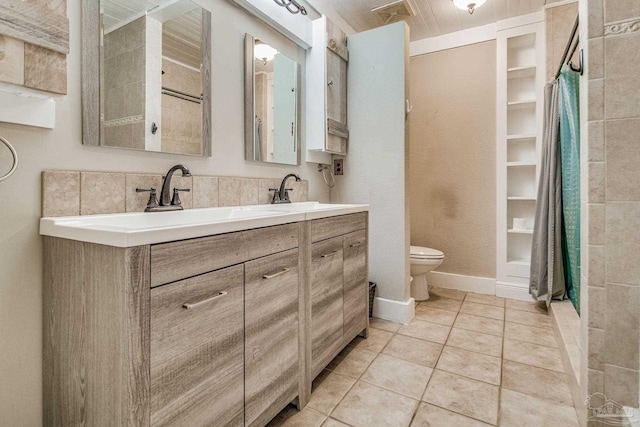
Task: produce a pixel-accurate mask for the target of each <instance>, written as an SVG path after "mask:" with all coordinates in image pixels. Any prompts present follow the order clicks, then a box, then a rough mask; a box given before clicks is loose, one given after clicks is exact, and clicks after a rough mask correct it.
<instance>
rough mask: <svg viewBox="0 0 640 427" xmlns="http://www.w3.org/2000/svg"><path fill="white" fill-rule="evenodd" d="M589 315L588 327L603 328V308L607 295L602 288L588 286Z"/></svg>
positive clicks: (605, 304)
mask: <svg viewBox="0 0 640 427" xmlns="http://www.w3.org/2000/svg"><path fill="white" fill-rule="evenodd" d="M588 290H589V291H588V297H587V298H588V300H589V316H588V324H589V327H590V328H598V329H604V327H605V323H606V322H605V309H606V306H607V300H606V298H607V295H606V291H605V289H604V288H596V287H595V286H589V287H588Z"/></svg>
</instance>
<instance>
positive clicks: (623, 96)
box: [604, 76, 640, 119]
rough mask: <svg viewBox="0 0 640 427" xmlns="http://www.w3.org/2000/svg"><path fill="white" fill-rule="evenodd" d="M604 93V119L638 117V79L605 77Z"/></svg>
mask: <svg viewBox="0 0 640 427" xmlns="http://www.w3.org/2000/svg"><path fill="white" fill-rule="evenodd" d="M604 93H605V100H604V104H605V105H604V111H605V118H607V119H626V118H629V117H637V116H640V77H638V76H636V77H620V78H608V77H607V90H605V91H604Z"/></svg>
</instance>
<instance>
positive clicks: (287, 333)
mask: <svg viewBox="0 0 640 427" xmlns="http://www.w3.org/2000/svg"><path fill="white" fill-rule="evenodd" d="M366 227H367V216H366V213H358V214H350V215H343V216H337V217H333V218H326V219H318V220H313V221H303V222H299V223H292V224H284V225H277V226H273V227H266V228H259V229H253V230H246V231H241V232H233V233H227V234H221V235H215V236H206V237H201V238H196V239H190V240H185V241H176V242H168V243H160V244H155V245H147V246H136V247H131V248H116V247H110V246H105V245H98V244H93V243H85V242H79V241H72V240H66V239H61V238H54V237H45V238H44V246H45V267H44V277H45V279H44V296H45V300H46V301H47V303H46V304H45V309H44V316H45V319H47V320H46V321H45V328H44V332H45V344H44V366H45V368H44V371H45V372H44V396H45V402H44V424H45V425H47V426H49V425H51V426H66V425H78V424H83V425H84V424H87V425H96V426H100V425H105V426H119V425H136V426H149V425H151V426H185V425H188V426H264V425H266V424H267V423H268V422H269V421H270V420H271V419H272V418H273V417H274V416H275V415H277V414H278V413H279V412H280V411H281V410H282V409H283V408H284V407H285V406H286V405H288V404H289V403H290V402H292V401H293V400H294V399H296V398H297V403H298V405H299V407H303V406H304V405H306V403H307V402H308V399H309V395H310V391H311V381H312V380H313V378H314V377H315V376H316V375H317V374H318V373H319V372H320V371H321V370H322V369H323V368H324V367H325V366H326V365H327V364H328V363H329V362H330V361H331V359H332V358H333V357H335V355H337V353H338V352H339V351H341V350H342V348H344V346H346V345H347V344H348V343H349V342H350V341H351V340H352V339H353V338H354V337H355V336H356V335H358V334H360V333H363V332H364V333H365V334H366V329H367V327H368V297H367V291H366V289H368V286H367V284H368V281H367V273H366V253H367V252H366ZM343 255H344V256H343Z"/></svg>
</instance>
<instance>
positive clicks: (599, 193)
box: [589, 162, 605, 203]
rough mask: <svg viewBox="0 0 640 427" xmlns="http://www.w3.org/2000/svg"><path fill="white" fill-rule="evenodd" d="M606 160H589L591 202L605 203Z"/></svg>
mask: <svg viewBox="0 0 640 427" xmlns="http://www.w3.org/2000/svg"><path fill="white" fill-rule="evenodd" d="M604 201H605V186H604V162H589V202H591V203H604Z"/></svg>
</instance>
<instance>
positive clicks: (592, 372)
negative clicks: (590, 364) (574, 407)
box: [587, 369, 604, 394]
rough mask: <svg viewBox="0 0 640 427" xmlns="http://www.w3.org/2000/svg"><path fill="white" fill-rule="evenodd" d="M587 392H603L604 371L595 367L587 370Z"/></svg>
mask: <svg viewBox="0 0 640 427" xmlns="http://www.w3.org/2000/svg"><path fill="white" fill-rule="evenodd" d="M587 381H588V383H589V384H588V394H593V393H604V372H603V371H598V370H596V369H589V370H587Z"/></svg>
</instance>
